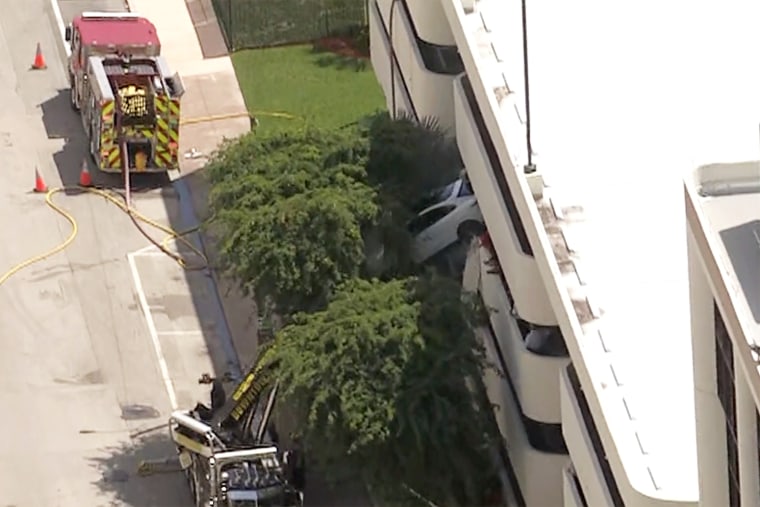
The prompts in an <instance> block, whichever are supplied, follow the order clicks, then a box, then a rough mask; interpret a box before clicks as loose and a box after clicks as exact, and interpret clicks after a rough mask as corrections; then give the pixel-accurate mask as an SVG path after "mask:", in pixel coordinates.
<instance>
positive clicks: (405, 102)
mask: <svg viewBox="0 0 760 507" xmlns="http://www.w3.org/2000/svg"><path fill="white" fill-rule="evenodd" d="M373 3H374V2H373V1H372V0H370V4H373ZM381 23H382V22H381V20H380V18H379V15H378V13H377V10H376V9H375V8H374V7H373V6H372V5H370V9H369V31H370V32H369V51H370V54H371V55H372V58H371V61H372V68H373V70H374V71H375V77H376V78H377V81H378V83H380V87H381V88H382V89H383V94H384V95H385V105H386V107H387V108H388V110H389V111H392V110H393V109H394V105H393V93H392V92H391V87H392V85H391V82H393V87H395V88H396V105H395V109H396V112H406V113H409V114H412V112H413V107H412V102H411V97H409V95H407V92H406V89H405V88H404V85H403V82H402V78H403V76H402V75H401V70H400V69H399V68H398V67H397V66H395V64H393V63H392V62H393V60H392V58H391V48H390V42H389V41H388V38H387V37H386V36H385V32H384V31H383V26H382V24H381ZM391 65H393V66H394V67H395V71H394V72H395V73H396V75H395V79H391Z"/></svg>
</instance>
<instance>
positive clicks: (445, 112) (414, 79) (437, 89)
mask: <svg viewBox="0 0 760 507" xmlns="http://www.w3.org/2000/svg"><path fill="white" fill-rule="evenodd" d="M369 3H370V9H369V10H370V12H371V14H372V16H371V17H370V22H372V23H377V22H378V21H379V20H378V19H377V16H376V14H377V9H376V8H375V4H377V5H378V6H379V7H380V12H381V13H382V20H383V22H384V23H385V27H386V28H388V31H390V14H391V5H392V3H393V1H392V0H369ZM393 18H394V21H393V34H392V35H393V41H392V42H393V48H394V50H395V52H396V58H397V59H398V62H399V66H400V68H401V73H402V74H403V76H404V80H405V81H406V85H407V87H408V88H409V93H410V95H411V98H412V102H414V106H415V108H416V109H417V114H419V115H420V117H425V116H433V117H435V118H437V119H438V121H439V122H440V124H441V126H442V127H444V128H446V129H449V131H450V132H451V133H452V134H453V133H454V103H453V102H454V99H453V96H452V87H451V86H452V82H453V80H454V79H455V76H448V75H443V74H435V73H432V72H430V71H428V70H427V69H426V68H425V65H424V64H423V62H422V57H421V56H420V53H419V50H418V49H417V42H416V40H415V39H414V32H413V30H412V25H411V21H410V20H409V18H408V17H407V16H406V13H405V12H404V8H403V6H402V5H401V4H400V3H399V2H397V3H396V6H395V7H394V8H393ZM383 33H384V32H383V31H382V28H381V29H380V30H379V31H378V30H375V29H373V30H372V31H371V32H370V38H372V37H377V34H383ZM383 37H385V36H384V35H383ZM373 47H374V46H373V45H372V44H371V41H370V51H371V57H372V66H373V68H374V69H375V73H376V75H377V77H378V80H379V81H380V84H381V86H382V87H383V91H384V92H385V94H386V99H387V98H388V95H389V92H390V71H389V70H390V67H389V66H386V67H383V66H382V65H376V64H375V60H376V59H378V58H385V59H387V55H384V54H382V53H381V54H376V53H374V52H372V48H373ZM383 72H384V73H383ZM384 83H388V84H387V85H386V84H384Z"/></svg>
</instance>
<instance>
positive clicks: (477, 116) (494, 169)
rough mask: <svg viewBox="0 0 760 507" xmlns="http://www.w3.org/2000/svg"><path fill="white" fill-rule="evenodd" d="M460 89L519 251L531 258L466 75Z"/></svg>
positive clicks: (493, 147) (497, 159)
mask: <svg viewBox="0 0 760 507" xmlns="http://www.w3.org/2000/svg"><path fill="white" fill-rule="evenodd" d="M462 88H463V90H464V94H465V97H466V98H467V103H468V104H469V105H470V110H471V111H472V116H473V118H474V120H475V126H476V127H477V129H478V133H479V134H480V138H481V140H482V142H483V148H484V149H485V152H486V154H487V155H488V161H489V162H490V163H491V173H492V174H493V175H494V179H495V180H496V184H497V186H498V188H499V191H500V192H501V197H502V199H503V201H504V206H505V207H506V208H507V213H508V214H509V218H510V220H511V221H512V227H513V228H514V232H515V236H517V241H518V242H519V243H520V249H521V250H522V252H523V253H524V254H525V255H529V256H531V257H533V247H531V245H530V241H529V240H528V234H527V233H526V232H525V225H524V224H523V222H522V218H520V213H519V212H518V210H517V204H516V203H515V200H514V198H513V197H512V192H511V191H510V189H509V185H508V184H507V179H506V177H505V176H504V168H503V167H502V165H501V161H500V160H499V155H498V153H496V147H495V146H494V144H493V140H492V139H491V134H490V133H489V132H488V128H487V127H486V123H485V120H484V119H483V114H482V112H481V110H480V106H478V102H477V100H476V99H475V92H474V91H473V89H472V84H470V79H469V78H468V77H467V76H466V75H465V76H464V77H463V78H462Z"/></svg>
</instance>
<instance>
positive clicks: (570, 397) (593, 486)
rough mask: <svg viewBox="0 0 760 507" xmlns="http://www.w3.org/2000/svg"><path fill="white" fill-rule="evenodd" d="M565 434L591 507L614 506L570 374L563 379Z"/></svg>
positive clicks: (561, 393) (561, 396)
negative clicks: (569, 377)
mask: <svg viewBox="0 0 760 507" xmlns="http://www.w3.org/2000/svg"><path fill="white" fill-rule="evenodd" d="M559 384H560V398H561V406H562V434H563V435H564V437H565V444H567V450H568V451H569V452H570V459H571V460H572V462H573V466H574V467H575V473H576V475H577V476H578V479H579V480H580V482H581V485H582V487H583V492H584V494H585V495H586V502H588V505H589V506H590V507H614V506H613V504H612V498H611V497H610V493H609V489H608V488H607V485H606V482H605V480H604V476H603V475H602V470H601V468H600V466H599V461H598V460H597V458H596V454H595V453H594V447H593V445H592V443H591V438H590V437H589V434H588V431H587V430H586V425H585V422H584V421H583V416H582V414H581V411H580V408H579V406H578V400H577V398H576V396H575V393H574V392H573V388H572V386H571V384H570V380H569V379H568V377H567V372H566V371H563V372H562V374H561V376H560V381H559Z"/></svg>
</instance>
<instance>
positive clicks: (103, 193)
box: [0, 186, 208, 285]
mask: <svg viewBox="0 0 760 507" xmlns="http://www.w3.org/2000/svg"><path fill="white" fill-rule="evenodd" d="M69 190H76V191H80V192H82V193H90V194H94V195H98V196H100V197H102V198H104V199H105V200H107V201H108V202H110V203H112V204H115V205H116V206H118V207H119V209H121V210H122V211H123V212H125V213H126V214H127V215H130V216H131V217H132V219H133V220H134V221H136V222H142V223H144V224H146V225H149V226H151V227H153V228H155V229H158V230H159V231H161V232H163V233H165V234H166V235H167V236H166V238H164V240H163V241H161V242H160V244H159V243H157V242H156V245H157V246H158V247H159V248H160V249H161V250H162V251H163V252H164V253H166V254H167V255H168V256H169V257H171V258H173V259H174V260H175V261H176V262H177V263H178V264H179V265H180V266H182V267H183V268H184V269H204V268H205V267H207V266H208V258H207V257H206V255H205V254H204V253H203V252H201V251H200V250H199V249H198V248H196V247H195V245H193V244H192V243H191V242H190V241H188V240H187V239H185V236H186V235H188V234H190V233H192V232H195V231H197V230H198V227H194V228H192V229H189V230H187V231H182V232H178V231H175V230H174V229H172V228H170V227H167V226H165V225H162V224H160V223H158V222H156V221H155V220H152V219H150V218H148V217H146V216H145V215H143V214H142V213H140V212H139V211H137V210H136V209H134V208H130V207H128V206H127V205H126V204H125V203H124V202H123V200H122V199H121V195H119V194H117V193H116V192H114V191H109V190H102V189H99V188H93V187H80V186H76V187H59V188H53V189H50V190H49V191H48V193H47V194H46V195H45V203H46V204H47V205H48V206H49V207H50V208H52V209H53V211H55V212H56V213H58V214H59V215H61V216H62V217H63V218H65V219H66V221H67V222H69V224H71V232H70V233H69V236H68V237H67V238H66V240H64V241H63V242H62V243H61V244H59V245H58V246H56V247H54V248H51V249H50V250H48V251H47V252H44V253H42V254H40V255H37V256H35V257H32V258H30V259H27V260H25V261H23V262H20V263H19V264H17V265H15V266H13V267H12V268H11V269H9V270H8V271H7V272H5V273H4V274H3V275H2V276H0V285H3V284H4V283H5V282H6V281H8V279H9V278H10V277H12V276H13V275H15V274H16V273H18V272H19V271H21V270H22V269H24V268H27V267H29V266H31V265H32V264H35V263H37V262H40V261H42V260H44V259H47V258H48V257H52V256H53V255H55V254H57V253H59V252H61V251H63V250H65V249H66V248H67V247H68V246H69V245H71V243H72V242H73V241H74V239H75V238H76V237H77V234H78V232H79V226H78V225H77V221H76V220H75V219H74V217H73V216H72V215H71V214H70V213H69V212H68V211H66V210H64V209H63V208H61V207H60V206H58V205H57V204H56V203H55V202H53V196H54V195H56V194H58V193H60V192H65V191H69ZM138 225H139V224H138ZM171 240H177V241H179V242H180V243H182V244H184V245H185V246H186V247H188V248H189V249H190V250H191V251H192V252H193V253H194V254H196V255H197V256H198V257H199V258H200V259H201V264H202V265H201V266H198V265H195V266H193V265H191V264H190V263H189V262H188V260H187V259H185V258H184V257H182V256H181V255H179V254H176V253H174V252H172V251H170V250H169V249H168V248H167V247H166V245H167V244H168V242H169V241H171Z"/></svg>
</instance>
